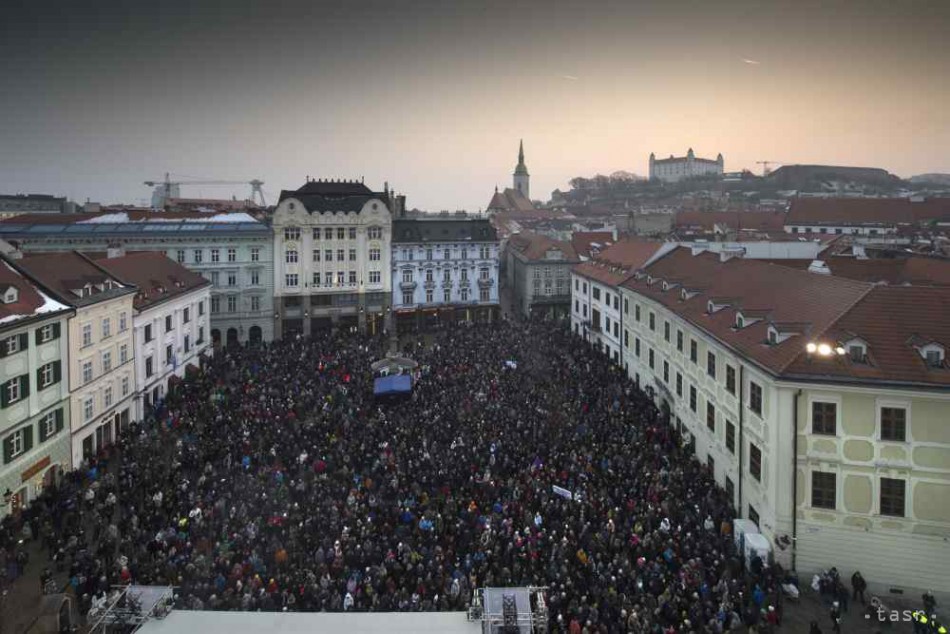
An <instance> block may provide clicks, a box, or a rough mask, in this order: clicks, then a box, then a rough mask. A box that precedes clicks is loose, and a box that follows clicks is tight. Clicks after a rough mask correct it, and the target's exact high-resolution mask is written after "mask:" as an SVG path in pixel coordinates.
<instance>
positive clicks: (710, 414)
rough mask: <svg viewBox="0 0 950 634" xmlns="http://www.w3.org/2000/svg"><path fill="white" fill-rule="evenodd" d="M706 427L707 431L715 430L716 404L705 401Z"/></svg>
mask: <svg viewBox="0 0 950 634" xmlns="http://www.w3.org/2000/svg"><path fill="white" fill-rule="evenodd" d="M706 427H708V428H709V431H711V432H713V433H715V432H716V406H715V405H713V404H712V403H710V402H709V401H706Z"/></svg>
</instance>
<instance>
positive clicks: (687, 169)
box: [650, 148, 724, 183]
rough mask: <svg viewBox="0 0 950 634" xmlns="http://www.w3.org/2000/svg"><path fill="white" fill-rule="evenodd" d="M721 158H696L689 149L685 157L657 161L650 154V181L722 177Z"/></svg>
mask: <svg viewBox="0 0 950 634" xmlns="http://www.w3.org/2000/svg"><path fill="white" fill-rule="evenodd" d="M723 165H724V163H723V158H722V154H719V155H718V156H717V157H716V158H715V160H713V159H704V158H697V157H696V155H695V154H694V153H693V148H689V151H688V152H686V156H673V155H672V154H671V155H670V158H666V159H658V158H656V155H655V154H653V153H652V152H651V153H650V180H653V179H654V178H655V179H657V180H661V181H664V182H667V183H675V182H677V181H681V180H683V179H684V178H692V177H695V176H722V174H723Z"/></svg>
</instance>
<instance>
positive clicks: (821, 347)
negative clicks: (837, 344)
mask: <svg viewBox="0 0 950 634" xmlns="http://www.w3.org/2000/svg"><path fill="white" fill-rule="evenodd" d="M818 354H820V355H821V356H823V357H827V356H828V355H830V354H831V346H829V345H828V344H827V343H820V344H818Z"/></svg>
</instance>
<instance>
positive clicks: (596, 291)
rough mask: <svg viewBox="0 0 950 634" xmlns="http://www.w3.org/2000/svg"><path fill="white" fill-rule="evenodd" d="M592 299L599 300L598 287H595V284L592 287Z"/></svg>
mask: <svg viewBox="0 0 950 634" xmlns="http://www.w3.org/2000/svg"><path fill="white" fill-rule="evenodd" d="M594 299H596V300H597V301H600V289H599V288H597V287H596V286H595V287H594Z"/></svg>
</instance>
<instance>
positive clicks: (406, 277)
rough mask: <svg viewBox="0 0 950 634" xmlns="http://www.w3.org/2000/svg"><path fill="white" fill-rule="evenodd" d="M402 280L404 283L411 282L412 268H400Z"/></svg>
mask: <svg viewBox="0 0 950 634" xmlns="http://www.w3.org/2000/svg"><path fill="white" fill-rule="evenodd" d="M402 281H403V283H404V284H409V283H411V282H412V269H403V270H402Z"/></svg>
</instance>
